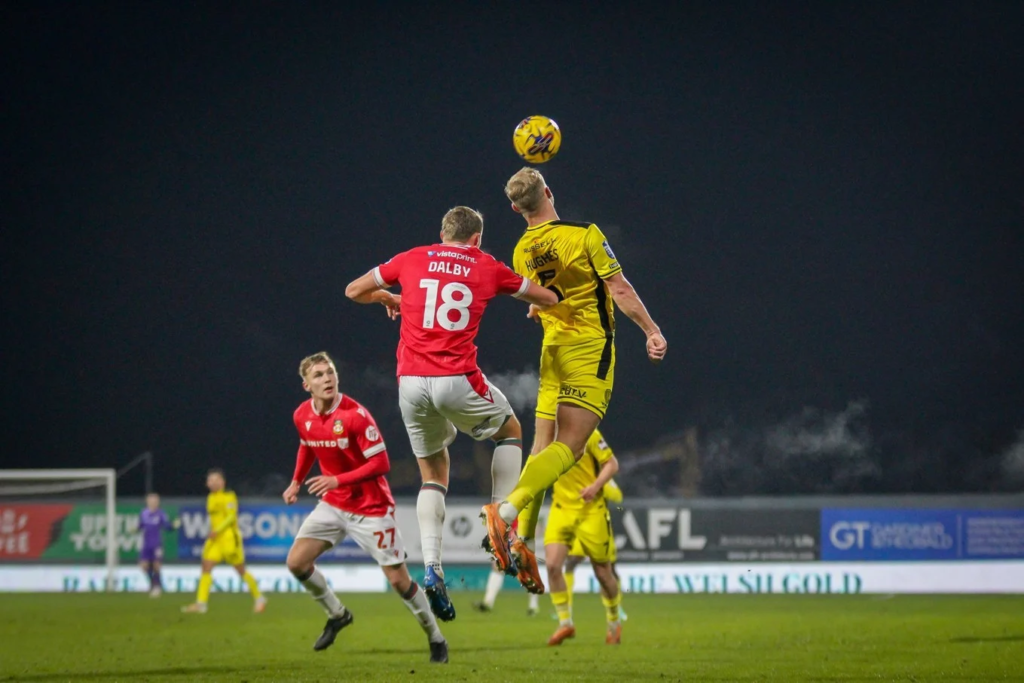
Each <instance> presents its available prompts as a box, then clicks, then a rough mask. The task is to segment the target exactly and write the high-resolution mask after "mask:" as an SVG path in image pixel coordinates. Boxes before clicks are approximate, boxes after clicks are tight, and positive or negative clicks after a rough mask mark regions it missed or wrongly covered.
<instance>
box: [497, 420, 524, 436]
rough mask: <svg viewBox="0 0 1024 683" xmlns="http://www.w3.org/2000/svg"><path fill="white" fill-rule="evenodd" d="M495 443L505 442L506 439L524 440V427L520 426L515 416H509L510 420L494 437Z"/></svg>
mask: <svg viewBox="0 0 1024 683" xmlns="http://www.w3.org/2000/svg"><path fill="white" fill-rule="evenodd" d="M492 438H493V439H494V441H503V440H505V439H519V440H522V438H523V426H522V425H521V424H519V420H518V419H517V418H516V416H515V415H509V417H508V420H506V421H505V424H503V425H502V426H501V429H499V430H498V431H497V432H496V433H495V434H494V436H493V437H492Z"/></svg>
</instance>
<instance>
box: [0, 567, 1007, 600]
mask: <svg viewBox="0 0 1024 683" xmlns="http://www.w3.org/2000/svg"><path fill="white" fill-rule="evenodd" d="M319 566H320V569H321V571H323V572H324V574H325V575H326V576H327V580H328V581H329V582H330V583H331V585H332V586H333V587H334V589H335V590H337V591H339V592H349V593H360V592H362V593H379V592H384V591H387V590H388V586H387V582H386V581H385V579H384V575H383V574H382V573H381V570H380V568H379V567H377V566H375V565H362V564H340V565H331V564H322V565H319ZM249 570H250V571H251V572H252V573H253V575H254V576H255V577H256V580H257V581H259V583H260V588H261V589H263V590H265V591H267V592H277V593H281V592H299V591H301V590H302V587H301V586H300V585H299V583H298V581H296V580H295V579H294V578H293V577H292V576H291V574H289V573H288V570H287V569H285V568H284V567H282V566H272V567H265V566H259V565H254V566H250V567H249ZM104 571H105V570H104V568H103V567H98V566H89V567H80V566H79V567H76V566H63V567H62V566H6V567H0V591H39V592H91V591H99V590H102V589H103V586H104V576H105V574H104ZM460 571H476V572H487V571H489V570H488V569H487V568H486V567H472V568H468V569H464V568H457V567H455V566H454V565H450V567H449V573H451V574H452V575H453V576H455V575H457V574H458V573H459V572H460ZM618 572H619V576H620V578H621V580H622V587H623V590H625V591H626V592H628V593H660V594H665V593H677V594H687V593H734V594H765V593H789V594H794V593H797V594H799V593H804V594H859V593H874V594H889V593H1024V562H1022V561H991V562H815V563H795V564H781V563H767V562H758V563H739V562H732V563H728V564H725V563H707V564H703V563H701V564H698V563H691V564H620V565H618ZM198 578H199V568H198V567H196V566H195V565H178V566H167V567H164V569H163V582H164V588H165V590H167V591H168V592H189V593H190V592H193V591H195V589H196V582H197V580H198ZM214 583H215V587H214V590H215V591H226V592H237V591H241V590H242V588H243V584H242V582H241V581H240V580H239V578H238V575H237V574H236V573H235V572H234V570H232V569H231V568H229V567H217V568H216V569H215V570H214ZM117 586H118V590H122V591H144V590H147V589H148V583H147V581H146V578H145V577H144V576H143V574H142V572H141V571H140V570H139V569H137V568H135V567H122V568H120V569H119V570H118V582H117ZM453 587H456V588H457V585H456V586H453ZM596 587H597V582H596V581H595V580H594V575H593V572H592V571H591V569H590V566H589V565H586V564H584V565H582V566H580V567H579V568H578V569H577V570H576V591H577V592H592V591H595V590H596Z"/></svg>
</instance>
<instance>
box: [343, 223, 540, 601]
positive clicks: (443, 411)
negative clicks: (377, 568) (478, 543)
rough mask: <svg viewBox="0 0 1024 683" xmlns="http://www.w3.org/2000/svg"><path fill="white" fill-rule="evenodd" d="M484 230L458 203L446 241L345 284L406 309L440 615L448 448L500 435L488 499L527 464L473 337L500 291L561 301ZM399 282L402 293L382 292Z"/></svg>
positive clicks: (500, 495) (402, 376) (363, 296)
mask: <svg viewBox="0 0 1024 683" xmlns="http://www.w3.org/2000/svg"><path fill="white" fill-rule="evenodd" d="M483 229H484V221H483V216H481V215H480V214H479V213H478V212H476V211H474V210H473V209H470V208H468V207H465V206H457V207H455V208H454V209H451V210H450V211H448V213H446V214H445V216H444V218H443V219H442V221H441V243H440V244H434V245H430V246H423V247H416V248H415V249H410V250H409V251H406V252H403V253H401V254H398V255H397V256H395V257H394V258H392V259H391V260H390V261H388V262H387V263H384V264H381V265H380V266H378V267H376V268H374V269H373V270H371V271H370V272H368V273H366V274H365V275H363V276H362V277H360V278H358V279H357V280H355V281H354V282H352V283H350V284H349V285H348V287H347V288H346V289H345V294H346V296H348V297H349V298H350V299H353V300H354V301H356V302H358V303H382V304H384V305H385V306H386V307H387V308H388V312H389V314H390V315H391V317H392V318H394V317H396V316H397V314H398V311H401V318H402V326H401V338H400V341H399V343H398V379H399V385H398V396H399V405H400V407H401V409H402V420H403V422H404V423H405V429H406V431H407V432H408V434H409V441H410V443H411V444H412V451H413V454H415V455H416V458H417V460H418V462H419V466H420V474H421V475H422V477H423V485H422V487H421V488H420V493H419V497H418V498H417V501H416V516H417V518H418V520H419V526H420V540H421V542H422V546H423V562H424V564H425V565H426V573H425V578H424V581H423V586H424V589H425V591H426V593H427V597H428V598H429V599H430V607H431V609H432V610H433V611H434V614H436V615H437V616H438V617H439V618H440V619H442V620H444V621H449V620H451V619H454V618H455V608H454V607H453V606H452V603H451V599H450V598H449V597H448V591H447V587H446V586H445V583H444V571H443V570H442V568H441V530H442V529H443V528H444V514H445V509H444V496H445V494H446V493H447V492H448V470H449V460H448V446H449V445H451V443H452V441H454V440H455V434H456V431H461V432H463V433H464V434H468V435H470V436H471V437H473V438H474V439H476V440H478V441H482V440H484V439H493V440H494V441H495V443H496V444H497V446H496V448H495V449H494V459H493V462H492V465H491V473H492V477H493V480H492V490H491V500H492V502H493V501H500V500H504V497H505V496H507V495H508V494H509V493H510V492H511V491H512V489H513V488H514V487H515V485H516V482H517V481H518V477H519V470H520V468H521V467H522V460H523V446H522V438H523V432H522V428H521V427H520V426H519V421H518V420H517V419H516V416H515V413H514V412H513V411H512V407H511V406H510V405H509V402H508V400H507V399H506V398H505V396H504V394H502V393H501V391H500V390H499V389H498V388H497V387H495V386H494V385H493V384H491V383H490V382H488V381H487V378H486V377H484V375H483V373H482V372H480V368H479V367H478V366H477V361H476V353H477V348H476V345H475V344H474V340H475V339H476V334H477V331H478V330H479V328H480V319H481V317H482V316H483V313H484V309H485V308H486V307H487V303H488V302H489V301H490V300H491V299H493V298H494V297H495V296H497V295H498V294H509V295H512V296H514V297H516V298H518V299H522V300H524V301H527V302H529V303H532V304H536V305H537V306H541V307H547V306H553V305H555V304H556V303H558V295H557V294H555V293H554V292H553V291H551V290H548V289H545V288H543V287H541V286H540V285H538V284H536V283H533V282H531V281H530V280H529V279H527V278H523V277H521V276H519V275H516V274H515V273H514V272H513V271H512V270H511V269H510V268H508V267H507V266H506V265H505V264H503V263H501V262H500V261H498V260H496V259H495V258H494V257H492V256H491V255H489V254H485V253H484V252H482V251H481V250H480V239H481V236H482V235H483ZM396 284H397V285H399V286H401V288H402V293H401V295H397V294H392V293H390V292H387V291H384V290H385V289H386V288H387V287H391V286H393V285H396Z"/></svg>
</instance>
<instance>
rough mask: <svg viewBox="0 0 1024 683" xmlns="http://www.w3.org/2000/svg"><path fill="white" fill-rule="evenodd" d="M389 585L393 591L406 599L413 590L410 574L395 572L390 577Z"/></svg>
mask: <svg viewBox="0 0 1024 683" xmlns="http://www.w3.org/2000/svg"><path fill="white" fill-rule="evenodd" d="M388 583H390V584H391V588H392V590H394V591H395V592H396V593H398V594H399V595H401V596H402V597H405V595H406V594H407V593H408V592H409V589H410V588H412V578H411V577H410V576H409V575H408V574H403V573H398V572H394V573H392V574H390V575H389V576H388Z"/></svg>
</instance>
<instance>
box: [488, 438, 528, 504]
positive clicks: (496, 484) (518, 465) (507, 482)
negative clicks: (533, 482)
mask: <svg viewBox="0 0 1024 683" xmlns="http://www.w3.org/2000/svg"><path fill="white" fill-rule="evenodd" d="M522 469H523V442H522V441H521V440H519V439H502V440H501V441H499V442H498V445H497V446H495V448H494V457H493V458H492V459H491V502H492V503H497V502H498V501H501V500H505V496H507V495H508V494H510V493H512V491H513V489H515V487H516V484H518V483H519V473H520V471H521V470H522Z"/></svg>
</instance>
